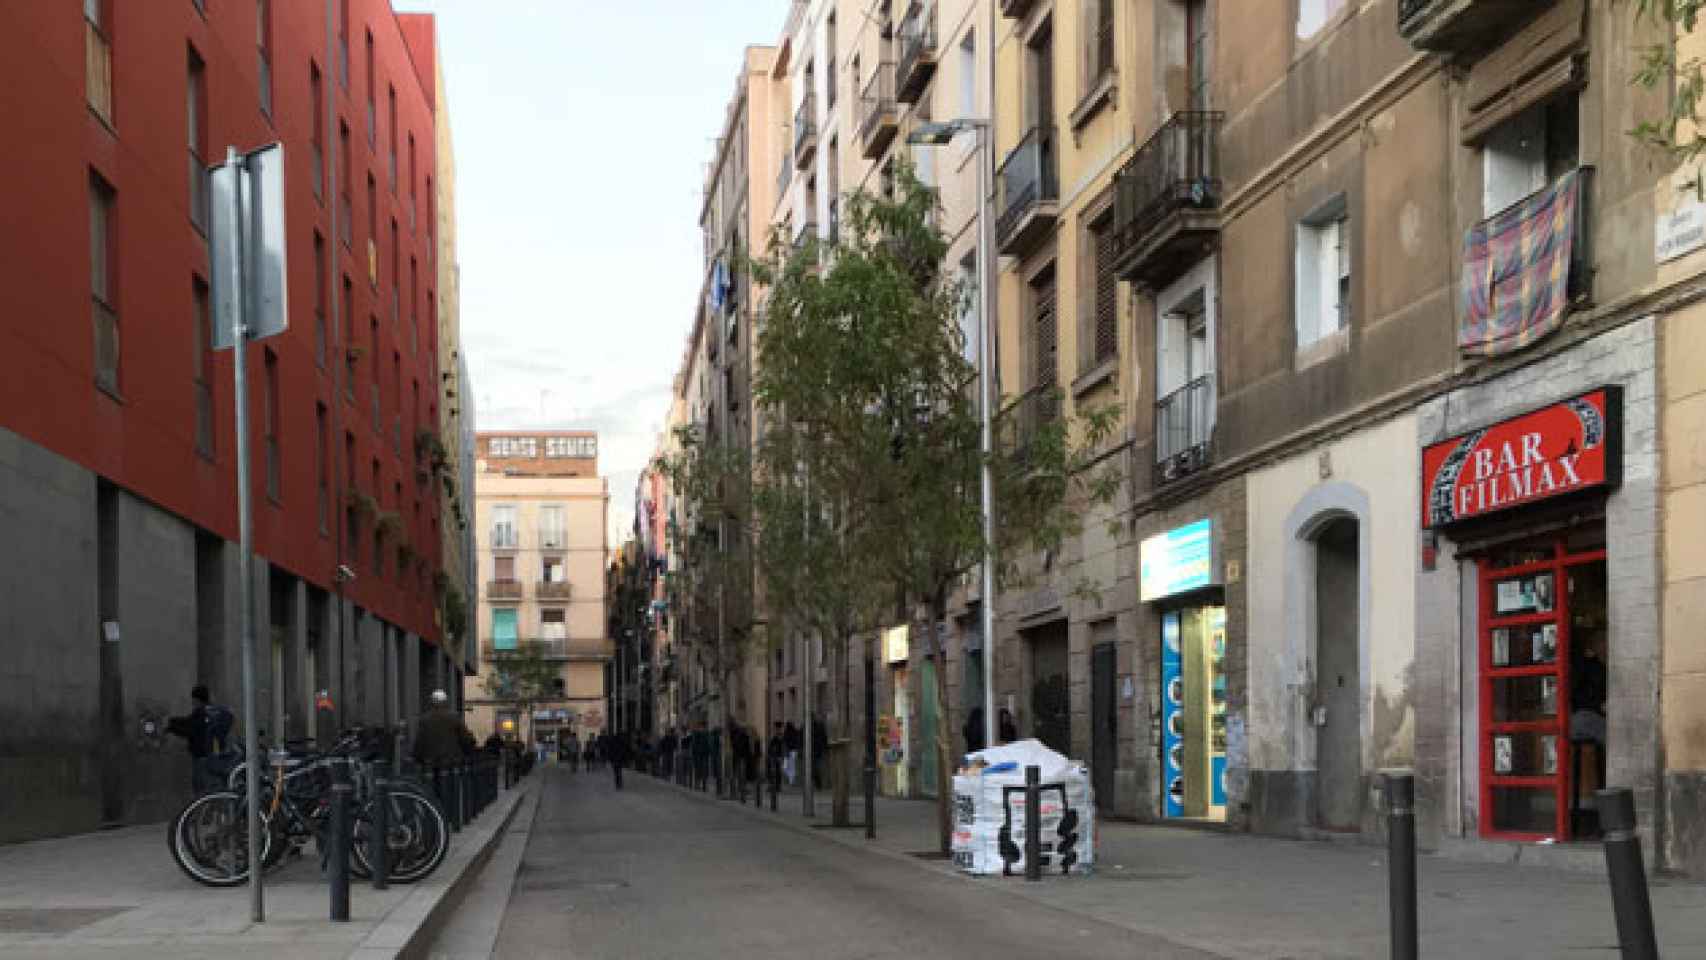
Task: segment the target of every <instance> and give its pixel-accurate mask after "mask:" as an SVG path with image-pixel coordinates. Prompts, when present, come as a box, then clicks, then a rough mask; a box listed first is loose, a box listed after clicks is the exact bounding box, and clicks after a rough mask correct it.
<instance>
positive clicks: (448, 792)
mask: <svg viewBox="0 0 1706 960" xmlns="http://www.w3.org/2000/svg"><path fill="white" fill-rule="evenodd" d="M444 815H445V816H447V817H449V818H450V829H451V830H453V831H455V832H458V833H460V832H461V831H462V768H461V767H449V768H447V769H446V770H445V771H444Z"/></svg>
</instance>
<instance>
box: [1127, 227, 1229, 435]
mask: <svg viewBox="0 0 1706 960" xmlns="http://www.w3.org/2000/svg"><path fill="white" fill-rule="evenodd" d="M1199 290H1200V291H1201V292H1202V295H1203V321H1204V325H1205V327H1206V330H1205V336H1206V339H1207V341H1208V344H1207V345H1208V354H1207V358H1206V359H1207V362H1206V364H1205V369H1203V370H1202V371H1201V372H1200V373H1197V375H1198V376H1210V377H1212V376H1214V375H1215V374H1216V373H1217V372H1218V371H1219V362H1218V360H1217V358H1216V357H1215V346H1214V345H1215V343H1216V340H1217V338H1218V336H1219V329H1220V270H1219V258H1218V257H1209V258H1207V259H1205V260H1203V261H1202V262H1201V263H1199V264H1197V265H1196V266H1194V267H1192V268H1191V269H1190V271H1189V272H1187V273H1186V274H1185V275H1184V276H1182V277H1180V278H1179V279H1177V280H1175V281H1173V283H1172V284H1171V285H1169V286H1168V287H1167V288H1166V289H1164V290H1162V291H1161V292H1160V293H1159V294H1157V295H1156V297H1155V316H1156V323H1157V328H1156V334H1155V400H1156V402H1160V401H1161V400H1162V399H1164V398H1165V397H1166V396H1167V395H1168V394H1170V393H1172V392H1173V391H1175V390H1178V389H1180V388H1181V387H1183V386H1185V384H1187V383H1189V382H1190V379H1194V378H1191V377H1189V376H1188V375H1187V376H1186V377H1184V378H1180V377H1177V376H1175V375H1173V374H1172V372H1171V371H1172V370H1173V369H1175V367H1176V366H1177V363H1178V362H1179V361H1181V360H1183V359H1184V354H1183V353H1181V352H1180V351H1184V350H1189V349H1190V344H1189V339H1188V336H1189V332H1188V331H1187V330H1185V329H1184V327H1183V326H1181V325H1179V324H1177V323H1175V322H1172V318H1173V317H1174V316H1175V315H1176V314H1177V312H1178V311H1177V310H1176V308H1177V306H1178V305H1179V304H1181V303H1183V302H1184V301H1185V300H1188V299H1189V298H1190V297H1191V296H1192V295H1193V294H1195V293H1197V292H1198V291H1199ZM1138 373H1139V379H1140V380H1141V374H1142V371H1141V370H1139V371H1138ZM1175 381H1176V382H1175Z"/></svg>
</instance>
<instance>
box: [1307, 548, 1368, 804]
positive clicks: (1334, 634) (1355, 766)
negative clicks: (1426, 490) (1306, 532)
mask: <svg viewBox="0 0 1706 960" xmlns="http://www.w3.org/2000/svg"><path fill="white" fill-rule="evenodd" d="M1360 527H1361V524H1360V523H1358V521H1357V520H1356V518H1355V517H1351V516H1344V515H1337V516H1333V517H1331V518H1329V519H1327V520H1326V521H1325V522H1324V523H1322V524H1320V525H1319V526H1317V527H1316V528H1315V529H1314V530H1313V532H1312V535H1311V537H1310V539H1311V540H1312V541H1313V543H1314V547H1315V550H1314V553H1315V597H1314V602H1315V617H1314V622H1315V631H1314V632H1315V636H1314V638H1313V640H1314V644H1313V646H1314V650H1315V658H1314V659H1315V676H1314V682H1315V697H1314V706H1313V714H1314V715H1313V716H1312V718H1311V722H1312V723H1313V725H1314V727H1315V764H1316V778H1317V779H1316V793H1315V796H1316V810H1315V816H1316V825H1317V826H1319V827H1321V828H1323V829H1327V830H1358V829H1360V828H1361V821H1362V794H1363V789H1362V773H1363V771H1362V727H1363V723H1362V711H1363V704H1362V666H1363V665H1362V651H1361V636H1360V633H1361V630H1360V624H1361V622H1362V613H1363V611H1362V609H1361V607H1362V563H1361V555H1360V547H1359V543H1360V534H1361V529H1360Z"/></svg>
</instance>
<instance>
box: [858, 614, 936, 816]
mask: <svg viewBox="0 0 1706 960" xmlns="http://www.w3.org/2000/svg"><path fill="white" fill-rule="evenodd" d="M876 642H877V641H876V638H875V637H866V638H865V839H866V840H875V839H877V657H876V652H875V650H874V647H875V646H876ZM940 787H941V784H937V788H938V789H940Z"/></svg>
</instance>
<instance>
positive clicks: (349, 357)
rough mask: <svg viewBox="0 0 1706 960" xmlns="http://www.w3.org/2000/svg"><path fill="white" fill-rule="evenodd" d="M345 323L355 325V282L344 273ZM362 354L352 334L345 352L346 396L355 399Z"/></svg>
mask: <svg viewBox="0 0 1706 960" xmlns="http://www.w3.org/2000/svg"><path fill="white" fill-rule="evenodd" d="M342 316H343V318H344V323H346V324H348V325H349V326H350V327H352V328H353V327H354V326H355V284H353V283H351V282H350V278H349V274H347V273H346V274H344V312H343V314H342ZM359 356H360V351H359V348H358V347H356V346H355V337H354V335H353V334H352V335H351V336H350V347H349V349H348V350H347V351H345V352H344V368H345V369H344V396H345V397H346V398H347V399H350V400H354V399H355V362H356V359H357V358H358V357H359Z"/></svg>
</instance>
